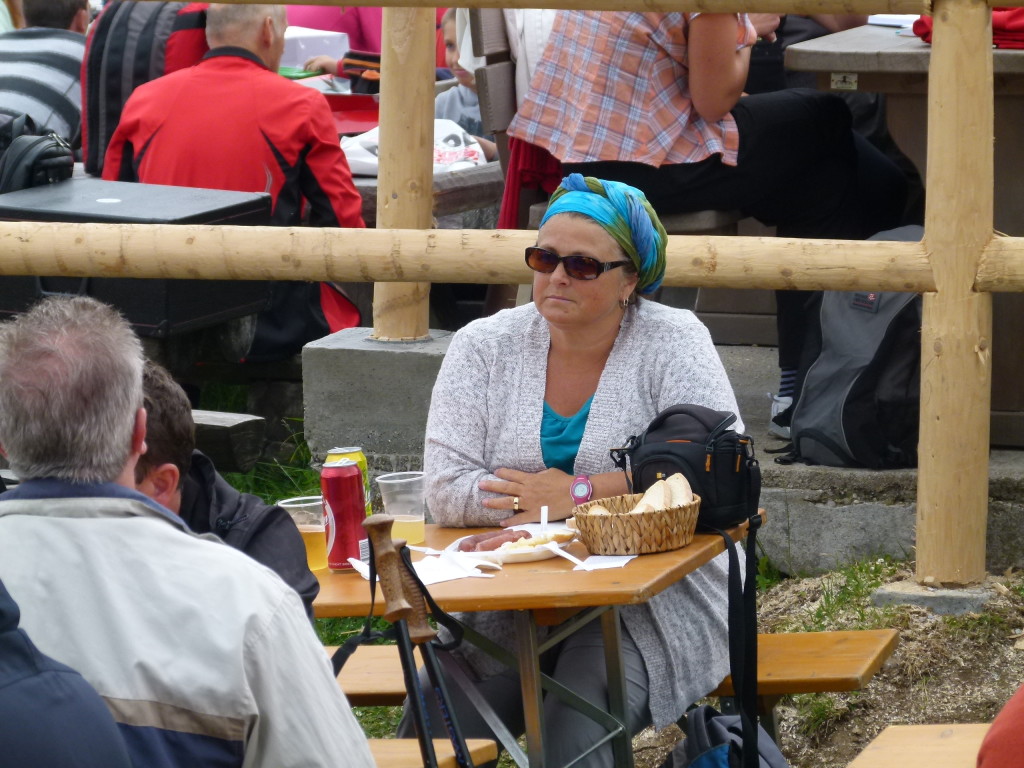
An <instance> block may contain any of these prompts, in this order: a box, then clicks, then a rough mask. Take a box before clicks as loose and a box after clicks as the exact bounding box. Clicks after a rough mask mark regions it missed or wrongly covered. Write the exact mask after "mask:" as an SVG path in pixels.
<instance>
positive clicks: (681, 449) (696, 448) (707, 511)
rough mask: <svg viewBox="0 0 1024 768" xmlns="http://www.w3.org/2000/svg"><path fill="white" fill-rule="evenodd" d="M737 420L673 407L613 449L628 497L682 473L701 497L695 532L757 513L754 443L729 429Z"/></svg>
mask: <svg viewBox="0 0 1024 768" xmlns="http://www.w3.org/2000/svg"><path fill="white" fill-rule="evenodd" d="M735 422H736V415H735V414H732V413H729V412H727V411H716V410H713V409H711V408H705V407H704V406H702V405H673V406H671V407H669V408H666V409H665V410H664V411H662V412H661V413H659V414H658V415H657V416H655V417H654V420H653V421H651V423H650V425H649V426H648V427H647V429H646V430H644V432H643V433H641V434H639V435H634V436H632V437H630V438H629V439H628V440H627V441H626V445H625V446H624V447H622V448H615V449H613V450H612V452H611V454H612V460H613V461H614V462H615V466H617V467H618V468H619V469H621V470H623V471H624V472H626V483H627V484H628V485H629V487H630V488H631V492H632V493H643V492H644V491H646V490H647V489H648V488H650V487H651V486H652V485H654V483H656V482H657V481H658V480H663V479H664V478H666V477H668V476H669V475H673V474H675V473H676V472H682V473H683V476H684V477H686V480H687V482H689V483H690V487H691V488H692V489H693V492H694V493H696V494H697V495H698V496H700V514H699V516H698V518H697V529H698V530H703V531H709V530H718V529H723V528H731V527H732V526H734V525H739V524H740V523H742V522H744V521H746V520H748V519H749V518H750V517H752V516H754V515H756V514H757V502H758V499H759V498H760V497H761V467H760V465H759V464H758V463H757V459H756V458H755V457H754V441H753V440H752V439H751V438H750V437H749V436H747V435H740V434H738V433H736V432H735V431H734V430H732V429H729V427H731V426H732V425H733V424H734V423H735Z"/></svg>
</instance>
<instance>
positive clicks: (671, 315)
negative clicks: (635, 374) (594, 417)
mask: <svg viewBox="0 0 1024 768" xmlns="http://www.w3.org/2000/svg"><path fill="white" fill-rule="evenodd" d="M656 309H658V310H660V311H659V315H660V316H661V317H662V318H663V319H662V323H663V325H662V326H661V327H660V328H659V331H660V332H659V333H658V334H657V335H658V336H659V337H660V338H659V341H658V349H657V354H656V356H655V362H654V364H653V366H652V367H653V369H654V370H656V371H657V373H656V375H655V377H654V378H653V380H652V382H653V386H654V389H655V397H654V402H655V404H656V411H661V410H663V409H665V408H668V407H669V406H671V405H676V404H678V403H695V404H698V405H703V406H705V407H707V408H714V409H716V410H720V411H730V412H732V413H735V414H736V416H737V419H736V423H735V424H733V429H735V430H736V431H738V432H742V431H743V429H744V425H743V418H742V416H741V415H740V411H739V406H738V405H737V403H736V395H735V393H734V392H733V389H732V384H730V382H729V376H728V374H727V373H726V371H725V366H723V365H722V359H721V358H720V357H719V356H718V352H717V351H716V350H715V347H714V344H713V343H712V341H711V333H710V332H709V331H708V329H707V327H706V326H705V325H704V324H703V323H701V322H700V321H699V320H697V318H696V317H695V316H694V315H692V314H691V313H689V312H678V311H676V312H673V311H671V310H669V311H665V309H664V308H662V307H657V308H656Z"/></svg>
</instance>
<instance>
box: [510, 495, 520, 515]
mask: <svg viewBox="0 0 1024 768" xmlns="http://www.w3.org/2000/svg"><path fill="white" fill-rule="evenodd" d="M512 511H513V512H518V511H519V497H518V496H513V497H512Z"/></svg>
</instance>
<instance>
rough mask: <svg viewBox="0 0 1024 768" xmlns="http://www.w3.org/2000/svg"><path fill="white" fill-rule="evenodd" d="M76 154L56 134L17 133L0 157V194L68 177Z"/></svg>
mask: <svg viewBox="0 0 1024 768" xmlns="http://www.w3.org/2000/svg"><path fill="white" fill-rule="evenodd" d="M74 168H75V157H74V154H73V153H72V151H71V145H69V144H68V143H67V142H66V141H64V139H62V138H61V137H60V136H58V135H57V134H55V133H48V134H46V135H45V136H31V135H28V134H22V135H20V136H17V137H16V138H15V139H14V140H13V141H12V142H11V144H10V146H9V147H7V150H6V151H5V152H4V153H3V155H2V156H0V194H3V193H5V192H16V191H17V190H19V189H27V188H28V187H37V186H40V185H42V184H53V183H55V182H58V181H65V180H67V179H70V178H71V174H72V172H73V171H74Z"/></svg>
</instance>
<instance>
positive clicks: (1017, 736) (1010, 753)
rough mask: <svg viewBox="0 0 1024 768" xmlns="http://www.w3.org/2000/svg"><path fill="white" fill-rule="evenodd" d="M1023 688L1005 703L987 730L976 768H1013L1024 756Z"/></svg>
mask: <svg viewBox="0 0 1024 768" xmlns="http://www.w3.org/2000/svg"><path fill="white" fill-rule="evenodd" d="M1022 723H1024V687H1021V688H1018V689H1017V692H1016V693H1015V694H1013V696H1011V697H1010V700H1009V701H1008V702H1006V706H1004V707H1003V708H1002V709H1001V710H1000V711H999V714H998V715H996V719H995V720H993V721H992V727H991V728H989V729H988V733H986V734H985V738H984V740H983V741H982V742H981V749H980V750H979V751H978V762H977V767H978V768H1013V766H1018V765H1020V764H1021V756H1022V755H1024V728H1021V724H1022Z"/></svg>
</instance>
